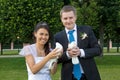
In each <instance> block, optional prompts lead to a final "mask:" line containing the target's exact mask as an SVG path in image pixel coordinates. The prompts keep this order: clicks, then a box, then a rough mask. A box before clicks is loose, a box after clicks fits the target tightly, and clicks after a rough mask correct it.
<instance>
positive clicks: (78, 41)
mask: <svg viewBox="0 0 120 80" xmlns="http://www.w3.org/2000/svg"><path fill="white" fill-rule="evenodd" d="M81 32H82V29H80V27H78V26H77V45H78V46H79V47H80V43H81V38H80V33H81Z"/></svg>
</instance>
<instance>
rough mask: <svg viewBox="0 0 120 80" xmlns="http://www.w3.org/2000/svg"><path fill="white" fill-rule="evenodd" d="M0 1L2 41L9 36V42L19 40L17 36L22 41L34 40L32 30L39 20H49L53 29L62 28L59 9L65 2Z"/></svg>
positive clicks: (51, 0)
mask: <svg viewBox="0 0 120 80" xmlns="http://www.w3.org/2000/svg"><path fill="white" fill-rule="evenodd" d="M0 2H1V16H0V17H1V19H0V22H1V23H2V24H1V25H0V26H1V27H2V34H4V35H2V36H3V37H4V39H2V41H4V40H5V39H6V38H5V36H7V40H8V42H10V41H15V40H17V37H19V38H20V41H22V42H32V36H33V34H32V32H33V29H34V26H35V25H36V24H37V23H38V22H39V21H46V22H48V23H49V25H50V29H51V30H52V31H53V30H54V31H57V30H56V29H58V30H59V29H61V27H60V23H59V22H60V20H59V9H60V8H61V6H62V4H63V3H62V2H60V1H58V0H44V1H41V0H40V1H39V0H36V1H34V0H13V1H10V0H4V1H0ZM56 5H57V6H56ZM4 31H6V33H5V32H4ZM52 33H53V32H52ZM54 33H55V32H54Z"/></svg>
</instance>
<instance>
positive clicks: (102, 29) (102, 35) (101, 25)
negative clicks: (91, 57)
mask: <svg viewBox="0 0 120 80" xmlns="http://www.w3.org/2000/svg"><path fill="white" fill-rule="evenodd" d="M99 34H100V46H101V49H102V55H103V47H104V39H103V37H104V26H103V24H102V23H101V24H100V31H99Z"/></svg>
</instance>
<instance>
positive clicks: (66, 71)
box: [54, 5, 101, 80]
mask: <svg viewBox="0 0 120 80" xmlns="http://www.w3.org/2000/svg"><path fill="white" fill-rule="evenodd" d="M60 18H61V21H62V23H63V25H64V27H65V29H64V30H62V31H61V32H58V33H57V34H55V36H54V39H55V42H59V43H60V44H62V46H63V50H64V53H63V55H62V57H60V58H59V59H58V63H62V70H61V80H78V79H76V78H75V76H74V73H73V64H72V57H74V56H76V57H78V60H79V65H80V69H79V70H80V71H81V78H80V80H101V79H100V75H99V72H98V70H97V67H96V63H95V61H94V57H95V56H99V55H100V54H101V49H100V46H99V44H98V42H97V39H96V37H95V35H94V33H93V31H92V29H91V27H89V26H77V25H76V19H77V12H76V9H75V8H74V7H73V6H70V5H68V6H64V7H63V8H62V9H61V11H60ZM71 30H74V31H73V36H74V40H75V42H76V43H77V47H76V48H72V49H69V48H68V44H69V34H68V32H69V31H71Z"/></svg>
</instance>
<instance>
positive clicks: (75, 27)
mask: <svg viewBox="0 0 120 80" xmlns="http://www.w3.org/2000/svg"><path fill="white" fill-rule="evenodd" d="M72 30H75V31H76V30H77V25H76V24H75V26H74V28H73V29H72ZM65 31H66V33H68V31H69V30H68V29H67V28H65Z"/></svg>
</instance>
